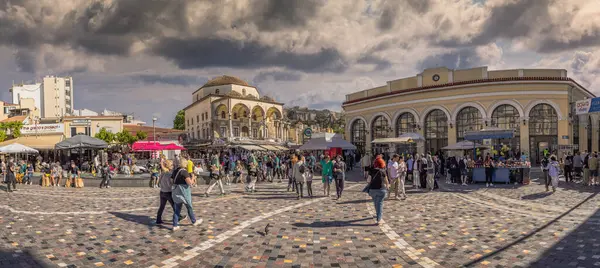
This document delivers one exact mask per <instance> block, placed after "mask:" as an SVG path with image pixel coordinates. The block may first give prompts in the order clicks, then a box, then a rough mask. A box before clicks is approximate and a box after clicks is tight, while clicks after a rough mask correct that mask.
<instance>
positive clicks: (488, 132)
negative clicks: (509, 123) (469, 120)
mask: <svg viewBox="0 0 600 268" xmlns="http://www.w3.org/2000/svg"><path fill="white" fill-rule="evenodd" d="M514 136H515V132H514V131H513V130H510V129H500V128H488V129H483V130H480V131H469V132H467V133H466V134H465V136H464V138H465V140H469V141H474V140H486V139H511V138H513V137H514Z"/></svg>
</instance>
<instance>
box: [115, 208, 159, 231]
mask: <svg viewBox="0 0 600 268" xmlns="http://www.w3.org/2000/svg"><path fill="white" fill-rule="evenodd" d="M109 213H110V214H112V215H114V216H116V217H118V218H120V219H123V220H126V221H130V222H133V223H137V224H142V225H146V226H147V227H148V228H152V227H157V228H160V229H169V228H167V227H165V226H163V225H160V224H154V222H153V219H152V218H151V217H149V216H146V215H135V214H129V213H122V212H109Z"/></svg>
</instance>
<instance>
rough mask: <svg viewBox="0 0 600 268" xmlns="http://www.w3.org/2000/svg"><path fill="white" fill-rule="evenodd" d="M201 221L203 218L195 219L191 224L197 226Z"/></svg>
mask: <svg viewBox="0 0 600 268" xmlns="http://www.w3.org/2000/svg"><path fill="white" fill-rule="evenodd" d="M203 221H204V220H203V219H197V220H196V222H194V224H193V225H194V226H198V225H200V224H202V222H203Z"/></svg>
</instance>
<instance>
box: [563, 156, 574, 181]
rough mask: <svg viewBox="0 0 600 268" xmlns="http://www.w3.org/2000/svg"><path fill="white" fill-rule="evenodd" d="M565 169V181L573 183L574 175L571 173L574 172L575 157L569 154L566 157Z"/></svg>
mask: <svg viewBox="0 0 600 268" xmlns="http://www.w3.org/2000/svg"><path fill="white" fill-rule="evenodd" d="M564 163H565V168H564V173H565V181H566V182H569V181H573V175H572V174H571V172H573V157H572V156H571V155H570V154H568V155H567V156H566V157H565V162H564Z"/></svg>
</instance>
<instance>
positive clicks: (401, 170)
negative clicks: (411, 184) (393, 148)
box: [395, 156, 408, 200]
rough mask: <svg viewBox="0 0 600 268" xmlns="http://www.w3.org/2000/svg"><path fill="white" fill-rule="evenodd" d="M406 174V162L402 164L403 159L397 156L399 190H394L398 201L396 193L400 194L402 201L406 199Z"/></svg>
mask: <svg viewBox="0 0 600 268" xmlns="http://www.w3.org/2000/svg"><path fill="white" fill-rule="evenodd" d="M407 172H408V168H407V167H406V162H404V157H402V156H398V182H399V188H400V190H398V189H397V188H396V195H395V196H396V199H398V192H400V193H401V194H402V200H405V199H406V197H407V196H406V188H405V187H404V185H405V183H406V174H407Z"/></svg>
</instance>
